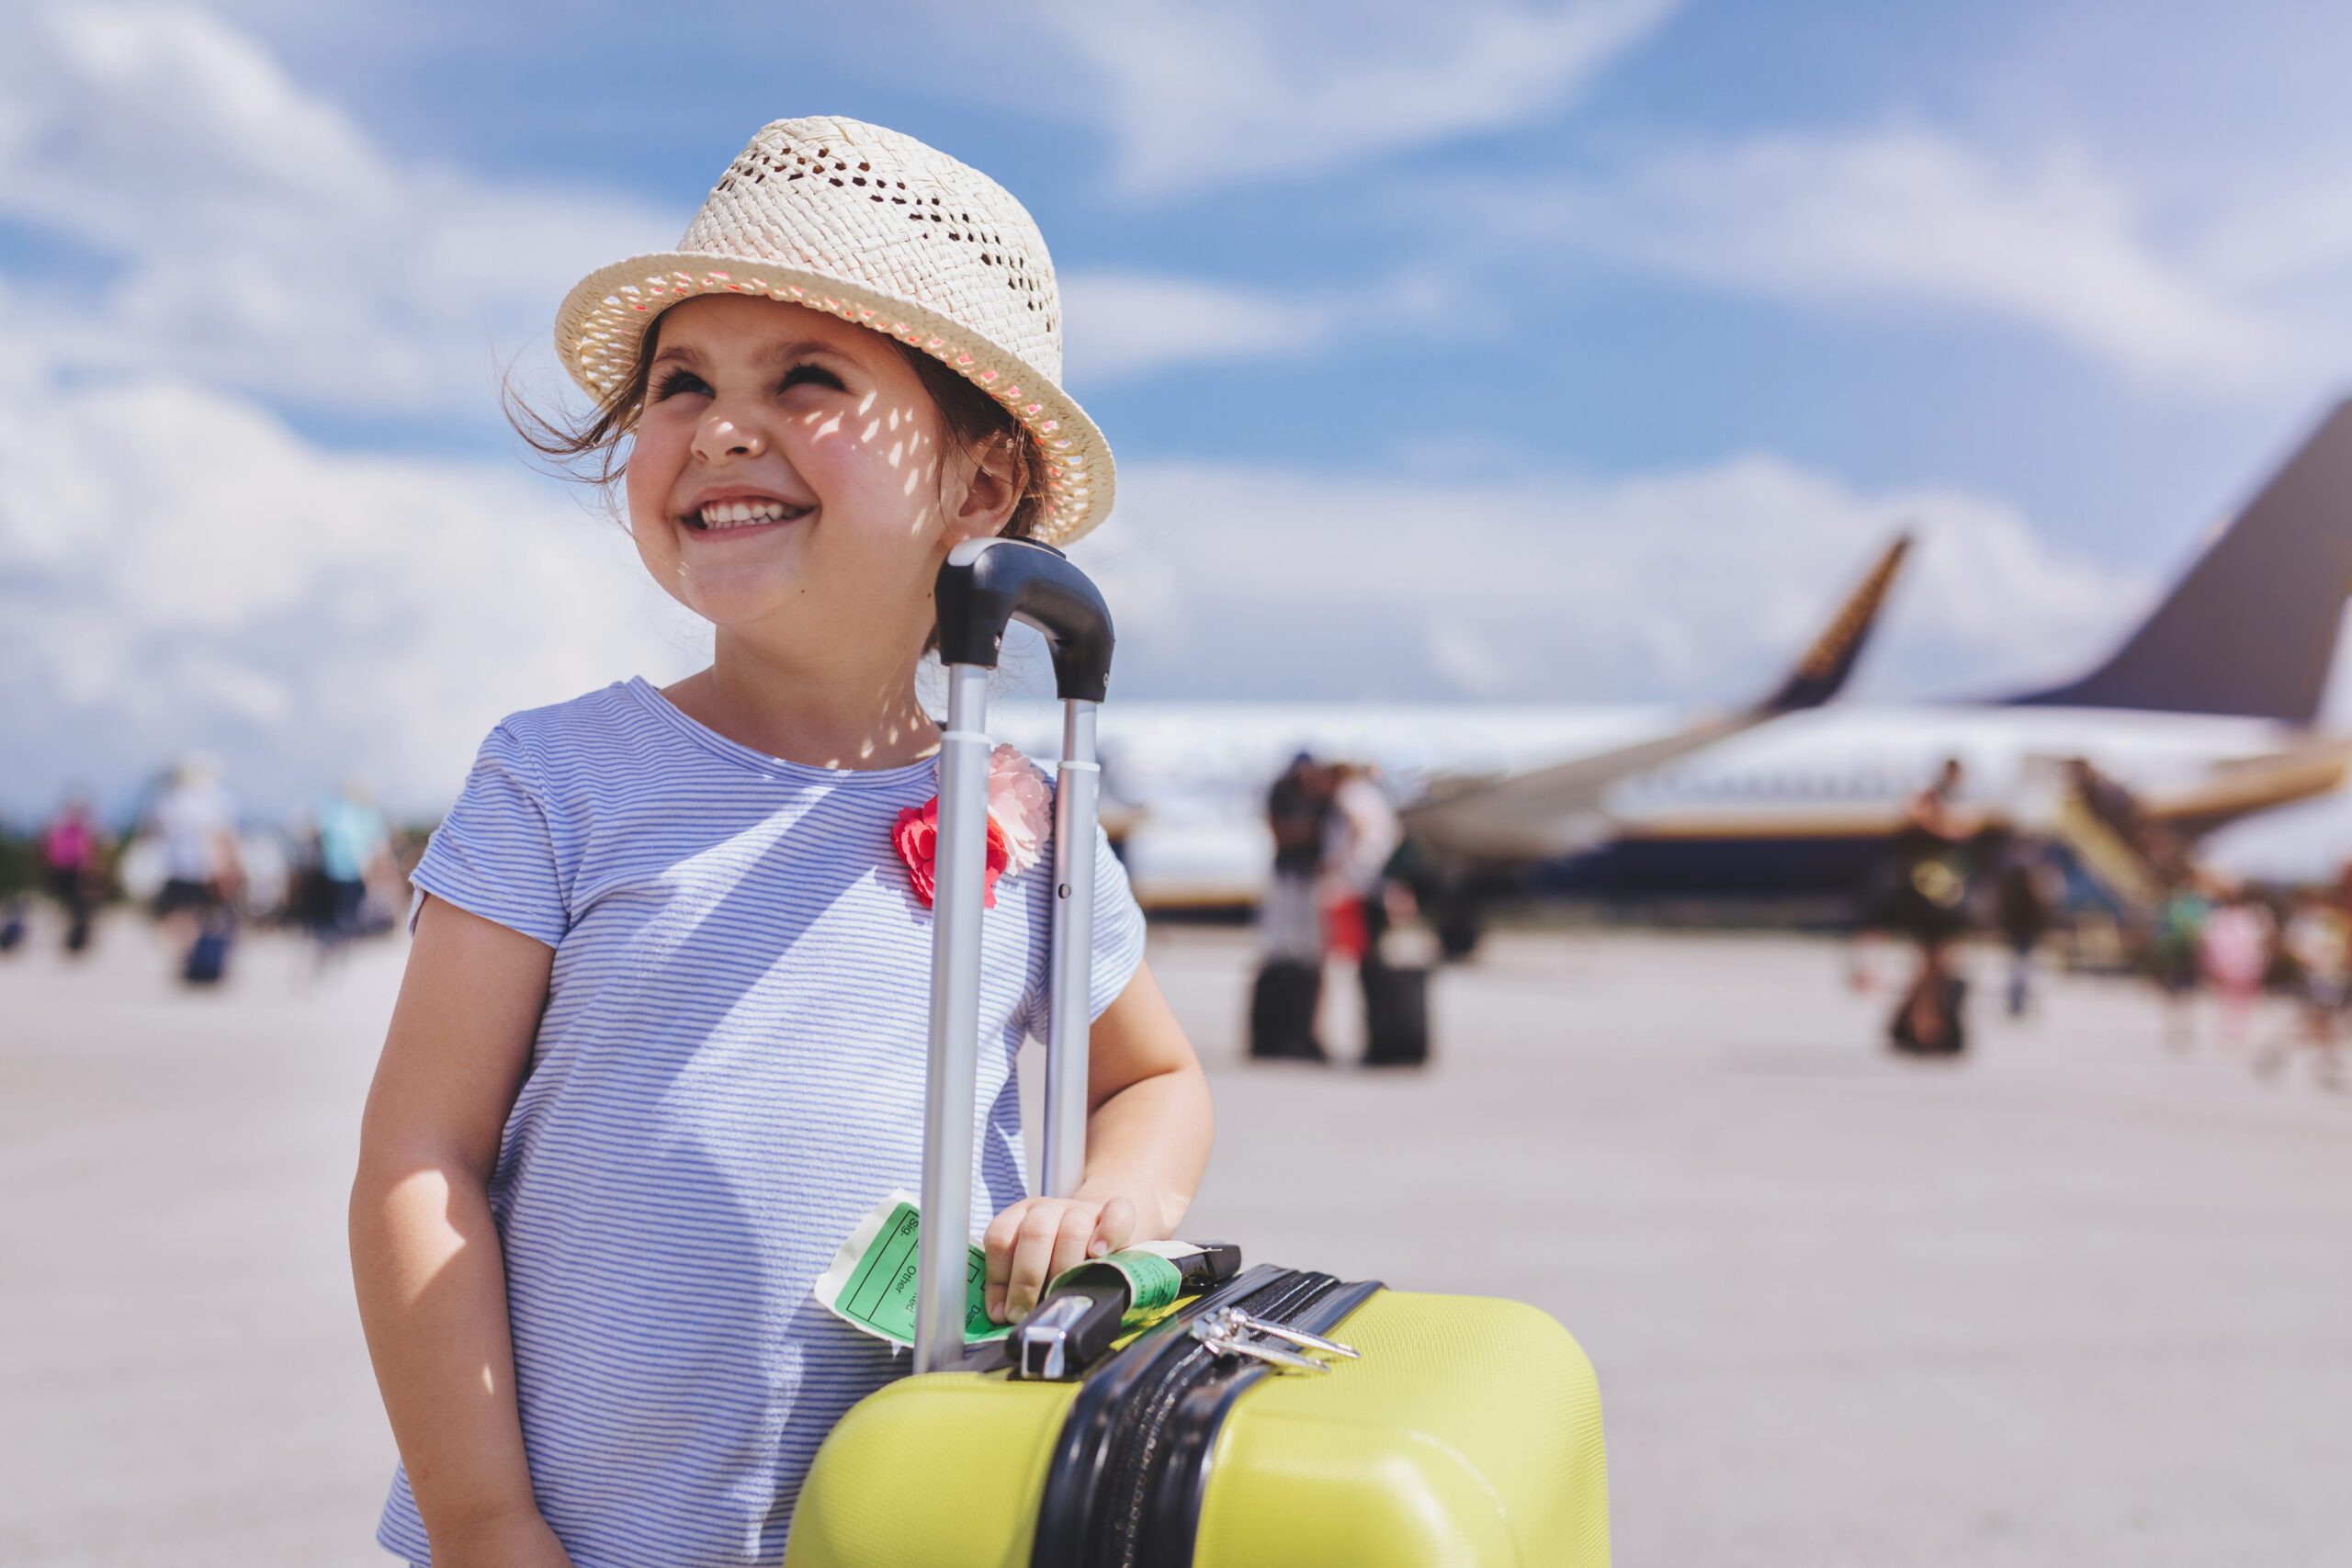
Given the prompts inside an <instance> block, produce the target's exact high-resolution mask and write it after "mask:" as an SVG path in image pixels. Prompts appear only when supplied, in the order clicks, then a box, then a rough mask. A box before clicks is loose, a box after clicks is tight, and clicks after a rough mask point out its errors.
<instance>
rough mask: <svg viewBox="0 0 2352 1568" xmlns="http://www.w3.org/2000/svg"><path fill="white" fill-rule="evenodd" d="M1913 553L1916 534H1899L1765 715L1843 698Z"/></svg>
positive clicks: (1762, 708) (1763, 707) (1766, 704)
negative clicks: (1841, 694) (1905, 561)
mask: <svg viewBox="0 0 2352 1568" xmlns="http://www.w3.org/2000/svg"><path fill="white" fill-rule="evenodd" d="M1910 553H1911V536H1910V535H1908V534H1900V535H1897V536H1895V540H1894V543H1893V544H1891V545H1889V546H1888V547H1886V553H1885V554H1883V555H1882V556H1880V557H1879V558H1878V564H1877V565H1875V566H1873V567H1871V570H1870V573H1869V575H1867V576H1865V577H1864V578H1863V579H1862V581H1861V582H1860V585H1859V586H1857V587H1856V588H1855V590H1854V592H1852V593H1851V594H1849V595H1848V597H1847V599H1846V603H1845V604H1842V605H1840V606H1839V607H1838V615H1837V618H1836V619H1835V620H1833V621H1831V622H1830V623H1829V625H1828V626H1827V627H1826V628H1825V629H1824V630H1823V632H1822V634H1821V635H1820V636H1819V637H1816V638H1815V639H1814V643H1813V646H1812V647H1811V648H1808V649H1805V651H1804V658H1803V659H1800V660H1797V666H1796V668H1795V669H1793V670H1792V671H1789V678H1788V679H1787V680H1785V681H1783V682H1781V687H1780V690H1778V691H1776V692H1774V693H1773V694H1771V695H1770V696H1769V697H1767V698H1765V699H1764V701H1763V702H1762V703H1761V704H1760V705H1758V711H1759V712H1761V713H1764V714H1783V713H1797V712H1801V711H1803V710H1804V709H1805V708H1814V707H1819V706H1820V705H1822V704H1824V703H1826V702H1827V701H1828V700H1829V699H1830V698H1832V697H1834V696H1836V695H1837V694H1838V690H1839V689H1840V688H1841V687H1843V686H1844V685H1845V684H1846V678H1847V677H1848V676H1849V675H1851V674H1852V673H1853V672H1854V665H1855V663H1856V662H1857V661H1858V660H1860V658H1861V657H1862V647H1863V645H1864V644H1865V643H1867V642H1869V641H1870V639H1871V631H1872V629H1873V628H1875V627H1876V626H1877V625H1878V613H1879V611H1880V610H1882V609H1883V608H1884V607H1885V605H1886V595H1887V592H1888V590H1890V589H1892V588H1893V587H1894V579H1895V575H1896V574H1897V573H1898V572H1900V571H1901V570H1903V558H1904V557H1905V556H1906V555H1908V554H1910Z"/></svg>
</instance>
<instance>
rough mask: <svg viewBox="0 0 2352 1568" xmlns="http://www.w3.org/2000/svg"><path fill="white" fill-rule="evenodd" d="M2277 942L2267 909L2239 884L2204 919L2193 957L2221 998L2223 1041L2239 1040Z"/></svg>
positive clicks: (2273, 925)
mask: <svg viewBox="0 0 2352 1568" xmlns="http://www.w3.org/2000/svg"><path fill="white" fill-rule="evenodd" d="M2277 947H2278V921H2277V920H2276V919H2274V918H2273V917H2272V915H2271V913H2270V907H2269V906H2268V905H2267V904H2265V903H2263V902H2262V900H2260V899H2259V898H2256V897H2254V896H2253V895H2252V894H2251V893H2248V892H2246V891H2245V889H2244V888H2243V887H2232V888H2230V889H2229V890H2228V891H2227V893H2226V894H2225V895H2224V897H2223V899H2222V906H2221V908H2217V909H2215V910H2214V911H2213V912H2212V914H2211V915H2210V916H2208V917H2207V918H2206V920H2205V930H2204V931H2203V933H2202V935H2201V937H2200V938H2199V960H2200V962H2201V963H2202V964H2203V967H2204V970H2205V978H2206V979H2207V980H2208V981H2210V982H2211V984H2212V987H2213V992H2214V994H2215V995H2216V996H2217V997H2219V998H2221V1003H2222V1043H2223V1044H2224V1045H2231V1046H2234V1045H2237V1044H2239V1043H2242V1042H2243V1041H2244V1040H2245V1037H2246V1030H2247V1025H2248V1021H2250V1020H2251V1019H2252V1017H2253V1015H2254V1005H2255V1003H2256V1002H2257V1001H2259V1000H2260V999H2261V998H2262V985H2263V982H2264V981H2265V980H2266V979H2267V978H2268V977H2269V975H2270V963H2271V957H2272V954H2273V953H2275V952H2276V950H2277Z"/></svg>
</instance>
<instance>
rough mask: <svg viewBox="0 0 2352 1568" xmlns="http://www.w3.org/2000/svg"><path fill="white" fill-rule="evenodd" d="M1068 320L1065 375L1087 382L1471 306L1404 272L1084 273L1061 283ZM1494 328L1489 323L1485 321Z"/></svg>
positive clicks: (1272, 355) (1426, 328)
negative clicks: (1252, 279) (1269, 278)
mask: <svg viewBox="0 0 2352 1568" xmlns="http://www.w3.org/2000/svg"><path fill="white" fill-rule="evenodd" d="M1061 289H1062V299H1063V311H1062V314H1063V317H1064V319H1065V320H1067V321H1069V323H1070V330H1069V360H1068V361H1067V363H1066V364H1065V366H1064V377H1063V379H1064V380H1065V381H1066V382H1068V383H1069V386H1070V387H1071V389H1073V390H1075V391H1078V392H1080V393H1081V394H1083V392H1084V391H1085V390H1086V389H1087V388H1088V387H1090V386H1100V385H1103V384H1104V383H1107V382H1112V381H1118V380H1124V379H1126V378H1132V377H1136V376H1142V375H1148V374H1150V373H1152V372H1154V371H1159V370H1165V369H1169V368H1171V367H1184V366H1199V365H1211V364H1233V363H1237V362H1240V361H1247V360H1268V359H1286V358H1292V357H1296V356H1301V355H1310V354H1312V353H1314V352H1315V351H1316V350H1317V349H1320V348H1322V347H1324V346H1325V345H1326V344H1329V343H1330V342H1332V341H1333V340H1334V339H1335V338H1337V337H1339V336H1340V335H1341V334H1342V333H1352V334H1359V335H1361V334H1373V335H1377V336H1380V337H1383V338H1396V337H1400V336H1402V337H1410V336H1413V335H1416V334H1419V333H1429V332H1431V331H1433V330H1436V329H1439V328H1441V327H1444V326H1447V325H1452V326H1454V327H1459V326H1461V325H1463V324H1464V321H1467V320H1469V319H1470V317H1471V316H1472V315H1474V314H1476V313H1477V312H1476V311H1475V310H1466V309H1465V308H1464V307H1463V306H1461V305H1458V304H1453V303H1449V301H1448V299H1447V298H1446V296H1445V295H1444V293H1443V292H1442V290H1441V289H1440V288H1438V287H1437V286H1436V285H1435V284H1434V283H1433V282H1432V281H1431V280H1430V278H1429V277H1428V276H1425V275H1423V274H1420V273H1419V272H1416V271H1412V270H1407V271H1403V272H1398V273H1397V274H1395V275H1393V276H1389V277H1387V278H1385V279H1381V280H1379V281H1375V282H1373V283H1370V284H1366V285H1363V286H1331V285H1327V286H1325V287H1322V288H1317V289H1315V290H1314V291H1313V292H1311V293H1309V292H1299V293H1295V294H1282V293H1276V292H1274V291H1272V290H1269V289H1259V288H1242V287H1239V286H1238V285H1233V284H1226V283H1213V282H1210V281H1208V280H1206V279H1204V278H1196V277H1180V276H1170V275H1166V274H1154V273H1139V272H1103V271H1097V272H1080V273H1078V274H1076V275H1074V276H1066V277H1064V278H1062V279H1061ZM1489 324H1490V323H1489Z"/></svg>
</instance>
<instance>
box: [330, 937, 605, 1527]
mask: <svg viewBox="0 0 2352 1568" xmlns="http://www.w3.org/2000/svg"><path fill="white" fill-rule="evenodd" d="M554 956H555V955H554V953H553V951H552V950H551V949H549V948H548V946H547V945H546V944H545V943H542V942H537V941H534V940H533V939H532V938H530V937H527V936H525V935H523V934H522V933H521V932H519V931H510V930H508V929H507V928H506V927H504V926H502V925H498V924H496V923H495V922H493V921H490V920H485V919H481V917H480V916H477V915H472V914H469V913H467V912H466V911H465V910H463V909H460V908H458V907H457V906H456V905H454V904H449V903H446V902H444V901H443V900H441V899H438V898H434V897H427V898H426V899H425V901H424V909H423V911H422V912H421V914H420V915H419V917H418V920H417V926H416V939H415V942H414V943H413V945H412V946H411V947H410V949H409V957H408V971H407V973H406V974H405V975H404V976H402V977H401V993H400V1000H399V1001H398V1003H396V1004H395V1005H394V1007H393V1010H392V1022H391V1028H390V1032H389V1034H388V1035H387V1036H386V1038H385V1041H384V1054H383V1056H382V1058H381V1059H380V1060H379V1062H378V1063H377V1066H376V1081H375V1084H374V1086H373V1087H372V1088H371V1089H369V1090H368V1109H367V1111H366V1112H365V1114H364V1115H363V1117H362V1119H361V1122H360V1131H359V1173H358V1176H357V1178H356V1179H355V1180H354V1181H353V1183H352V1188H351V1271H352V1276H353V1279H354V1280H355V1281H356V1284H357V1286H358V1292H359V1320H360V1324H361V1325H362V1326H363V1327H364V1328H365V1329H366V1330H367V1334H368V1354H369V1355H370V1356H371V1357H372V1358H373V1359H374V1361H375V1363H376V1381H377V1382H378V1384H379V1386H380V1387H381V1388H382V1390H383V1395H384V1410H385V1413H386V1414H387V1415H388V1416H390V1417H391V1424H392V1436H393V1438H395V1439H396V1440H397V1441H398V1443H399V1444H400V1450H401V1460H402V1461H403V1462H404V1463H405V1464H406V1465H407V1467H408V1479H409V1485H410V1486H411V1488H413V1490H414V1492H415V1494H416V1506H417V1511H418V1513H419V1514H421V1515H422V1516H423V1517H424V1528H425V1531H426V1533H427V1534H428V1535H429V1536H430V1537H431V1539H432V1543H433V1561H434V1562H435V1564H437V1565H441V1568H456V1565H460V1564H465V1563H476V1562H479V1563H490V1562H496V1563H502V1564H504V1563H520V1564H528V1565H530V1568H541V1565H556V1564H562V1563H565V1562H566V1559H565V1556H564V1553H563V1550H562V1548H561V1547H560V1546H559V1545H558V1544H557V1542H556V1539H555V1536H554V1534H553V1532H551V1531H550V1530H549V1529H548V1527H547V1524H546V1522H545V1521H544V1520H542V1519H541V1518H540V1517H539V1514H538V1510H537V1506H535V1504H534V1503H533V1501H532V1496H531V1474H530V1470H529V1467H528V1465H527V1464H526V1461H525V1459H524V1453H523V1429H522V1424H521V1422H520V1420H519V1419H518V1418H517V1416H516V1415H515V1351H514V1344H513V1341H512V1339H511V1338H510V1337H509V1332H508V1327H507V1318H506V1273H505V1264H504V1259H503V1256H502V1254H501V1252H500V1250H499V1245H498V1230H497V1227H496V1225H495V1224H493V1223H492V1218H491V1212H490V1198H489V1182H490V1173H491V1170H492V1167H493V1166H494V1165H495V1164H496V1162H497V1159H498V1141H499V1135H500V1133H501V1132H502V1130H503V1128H504V1126H505V1123H506V1114H507V1112H508V1111H509V1110H511V1109H512V1108H513V1106H514V1103H515V1093H516V1092H517V1090H518V1089H520V1087H521V1085H522V1081H523V1077H524V1073H525V1070H526V1067H527V1066H528V1065H529V1062H530V1055H531V1045H532V1042H533V1041H534V1040H535V1039H536V1038H537V1032H538V1022H539V1012H540V1010H541V1009H542V1007H544V1006H545V1004H546V1000H547V991H548V973H549V971H550V969H551V967H552V965H553V963H554Z"/></svg>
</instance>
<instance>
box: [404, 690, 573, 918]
mask: <svg viewBox="0 0 2352 1568" xmlns="http://www.w3.org/2000/svg"><path fill="white" fill-rule="evenodd" d="M409 883H410V886H413V887H414V888H415V889H416V895H415V897H414V898H413V900H412V901H411V903H410V906H409V916H408V923H409V929H410V930H411V931H414V930H415V929H416V917H417V913H418V911H419V910H421V909H422V908H424V895H425V894H427V893H430V894H432V895H433V896H434V897H436V898H446V899H447V900H448V901H449V902H450V903H452V904H455V905H456V906H458V908H461V909H463V910H465V911H467V912H468V913H469V914H474V915H480V916H481V918H482V919H486V920H495V921H497V922H498V923H499V924H500V925H502V926H506V927H508V928H510V929H512V930H514V931H521V932H522V933H523V934H524V935H525V936H527V937H532V938H535V939H537V941H540V942H545V943H547V944H548V946H549V947H554V946H556V945H558V944H559V943H560V942H562V941H563V937H564V933H565V932H566V931H569V930H570V929H571V917H570V915H569V913H568V911H567V908H566V905H565V900H564V877H563V874H562V868H561V866H560V863H559V860H558V854H557V845H556V837H555V833H554V831H553V829H552V827H551V824H550V819H549V817H548V795H547V790H546V788H545V786H544V784H542V782H541V779H540V774H539V772H538V770H537V768H536V767H535V766H533V764H532V761H531V759H530V757H529V755H528V753H527V752H526V750H525V749H524V745H523V742H522V740H521V739H519V738H518V737H517V736H515V733H514V732H513V731H512V730H510V729H508V728H506V726H504V725H503V724H502V725H500V726H499V727H498V728H495V729H493V730H492V731H491V732H490V737H489V739H486V740H484V741H483V742H482V743H481V751H480V752H478V753H477V754H476V755H475V757H474V766H473V772H472V773H469V774H468V775H467V776H466V787H465V788H464V789H463V790H462V791H460V792H459V793H458V802H457V804H456V805H455V806H452V807H449V815H448V816H447V817H445V818H442V820H441V826H440V827H438V828H436V829H434V831H433V838H432V840H431V841H430V842H428V843H427V844H426V845H425V846H424V857H423V858H422V859H421V860H419V861H418V862H417V863H416V869H415V870H414V871H413V872H412V873H410V874H409Z"/></svg>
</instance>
